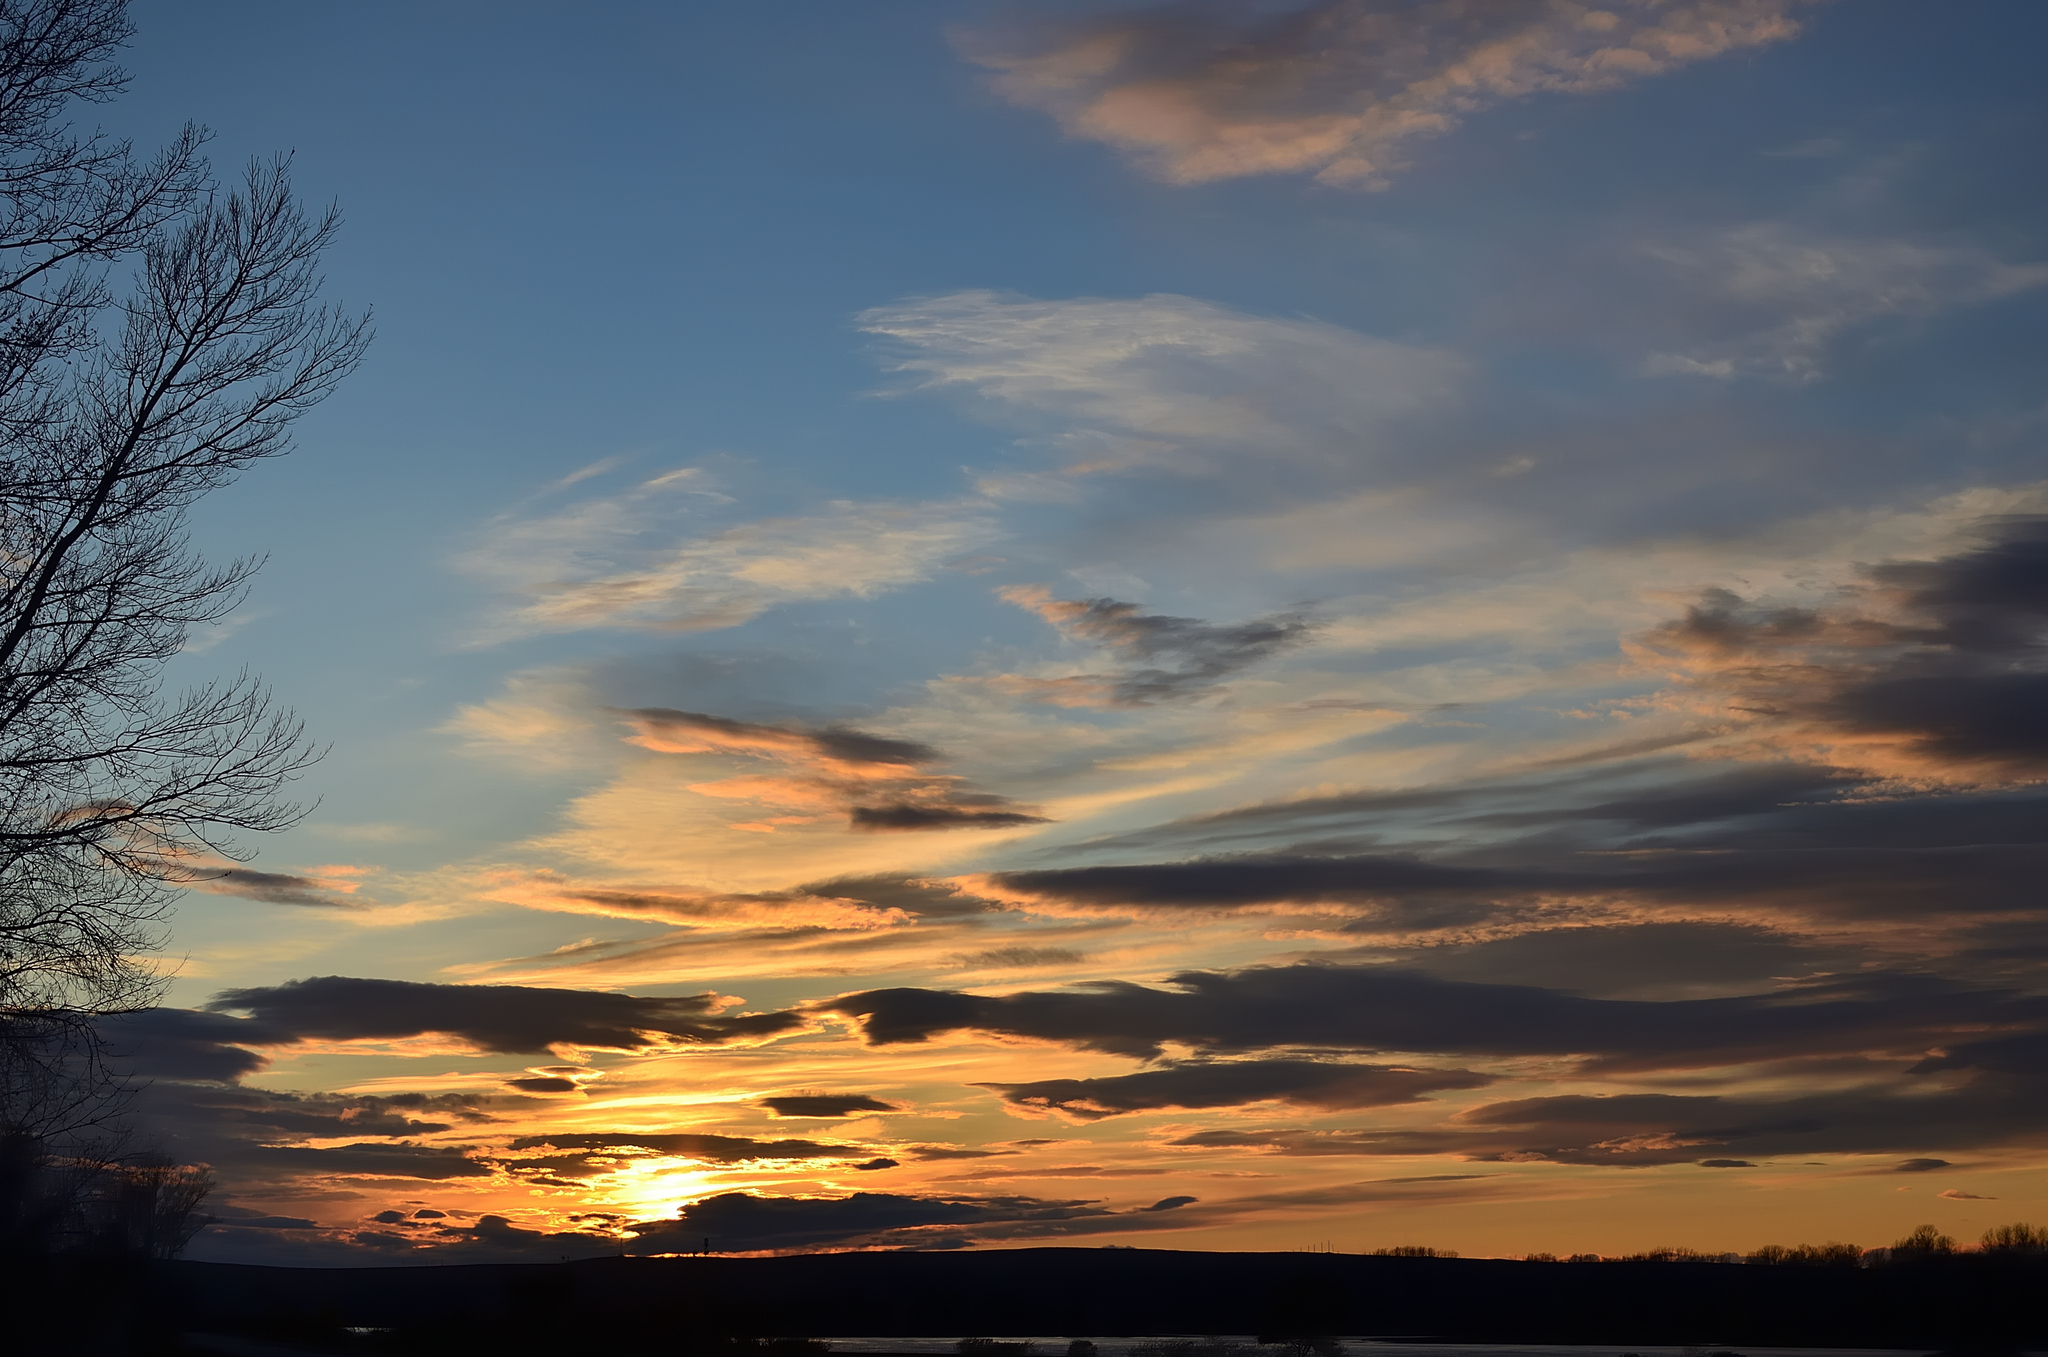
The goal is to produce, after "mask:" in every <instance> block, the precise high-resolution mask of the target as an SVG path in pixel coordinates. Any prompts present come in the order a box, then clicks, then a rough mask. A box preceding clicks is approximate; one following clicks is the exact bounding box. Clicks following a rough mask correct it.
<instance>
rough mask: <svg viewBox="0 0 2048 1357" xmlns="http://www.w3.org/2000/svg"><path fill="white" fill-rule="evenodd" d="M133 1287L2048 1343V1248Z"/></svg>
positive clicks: (490, 1275) (411, 1335)
mask: <svg viewBox="0 0 2048 1357" xmlns="http://www.w3.org/2000/svg"><path fill="white" fill-rule="evenodd" d="M132 1284H133V1285H139V1286H142V1287H146V1288H147V1290H148V1291H149V1293H150V1301H149V1305H150V1308H151V1309H152V1310H154V1311H155V1312H156V1315H157V1318H158V1319H160V1320H163V1321H168V1324H167V1326H166V1327H167V1328H168V1329H169V1330H171V1331H184V1332H211V1333H228V1334H241V1335H245V1336H247V1337H248V1338H250V1339H264V1340H269V1341H274V1342H286V1343H292V1344H295V1345H296V1344H304V1345H312V1346H319V1347H326V1346H329V1345H332V1347H333V1348H334V1349H335V1350H338V1351H351V1350H355V1351H376V1350H383V1351H421V1352H426V1351H432V1352H436V1353H444V1354H456V1353H468V1352H478V1353H492V1354H507V1355H508V1357H509V1355H510V1354H518V1353H575V1352H582V1351H601V1352H604V1353H606V1354H621V1355H622V1357H623V1355H624V1354H630V1353H642V1352H644V1353H677V1354H686V1353H691V1352H704V1353H710V1352H733V1351H736V1350H738V1349H741V1348H743V1347H744V1348H754V1346H755V1345H754V1344H753V1343H750V1342H746V1341H745V1340H750V1339H766V1338H778V1337H779V1338H802V1337H819V1336H832V1335H837V1336H846V1337H851V1336H856V1335H863V1334H866V1335H892V1336H914V1335H962V1334H968V1335H985V1336H989V1337H1001V1336H1004V1335H1021V1334H1040V1335H1043V1334H1065V1335H1071V1336H1074V1337H1108V1336H1114V1335H1128V1334H1176V1333H1177V1334H1205V1333H1222V1334H1228V1333H1237V1334H1259V1335H1263V1336H1266V1337H1269V1338H1281V1337H1288V1336H1296V1337H1305V1336H1311V1335H1337V1334H1348V1335H1382V1336H1394V1335H1407V1336H1422V1335H1428V1336H1432V1337H1436V1338H1439V1339H1443V1340H1461V1341H1465V1342H1497V1343H1558V1344H1563V1343H1585V1344H1604V1345H1610V1346H1614V1347H1616V1348H1617V1349H1619V1348H1624V1347H1627V1346H1629V1345H1637V1346H1646V1347H1647V1346H1656V1345H1677V1344H1698V1345H1708V1346H1714V1347H1740V1346H1742V1345H1750V1346H1758V1347H1884V1348H1920V1349H1923V1350H1927V1351H1934V1350H1937V1349H1939V1350H1945V1351H1949V1352H1954V1353H1964V1352H1976V1353H1996V1352H2012V1351H2016V1350H2018V1349H2020V1348H2023V1347H2035V1346H2048V1261H2044V1260H2042V1259H2038V1258H1985V1257H1970V1256H1962V1257H1953V1258H1934V1259H1926V1260H1922V1261H1918V1262H1914V1263H1909V1264H1894V1265H1891V1266H1883V1267H1868V1268H1859V1267H1853V1266H1842V1267H1830V1266H1803V1267H1802V1266H1781V1267H1766V1266H1745V1265H1728V1264H1710V1263H1524V1262H1512V1261H1499V1260H1487V1259H1467V1260H1459V1259H1439V1258H1382V1257H1357V1256H1347V1255H1338V1254H1291V1253H1288V1254H1273V1253H1176V1252H1169V1251H1164V1250H1125V1249H1114V1250H1111V1249H1020V1250H1011V1251H1002V1252H982V1253H946V1254H940V1253H842V1254H819V1255H808V1256H802V1257H789V1258H755V1259H744V1258H715V1257H705V1258H612V1259H600V1260H593V1261H589V1262H579V1263H565V1264H559V1265H533V1264H527V1265H490V1266H463V1267H422V1268H364V1269H328V1270H323V1269H312V1268H264V1267H250V1266H241V1265H234V1264H222V1263H188V1262H181V1263H172V1264H168V1265H160V1266H159V1268H158V1269H157V1270H155V1271H154V1272H153V1273H151V1274H149V1275H148V1277H147V1278H146V1279H145V1278H140V1277H138V1278H135V1279H133V1282H132ZM351 1329H354V1330H378V1331H381V1332H374V1333H361V1332H358V1333H355V1334H351V1333H349V1332H348V1330H351ZM735 1340H738V1341H735ZM1049 1357H1056V1354H1051V1355H1049Z"/></svg>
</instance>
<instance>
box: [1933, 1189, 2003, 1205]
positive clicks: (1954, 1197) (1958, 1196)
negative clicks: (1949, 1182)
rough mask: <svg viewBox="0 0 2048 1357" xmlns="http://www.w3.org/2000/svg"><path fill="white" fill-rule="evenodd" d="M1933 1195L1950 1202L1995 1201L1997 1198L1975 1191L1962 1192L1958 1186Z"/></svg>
mask: <svg viewBox="0 0 2048 1357" xmlns="http://www.w3.org/2000/svg"><path fill="white" fill-rule="evenodd" d="M1935 1195H1936V1196H1938V1197H1941V1198H1942V1199H1943V1200H1945V1201H1952V1202H1995V1201H1997V1200H1998V1198H1996V1197H1986V1196H1982V1195H1980V1194H1978V1193H1975V1192H1964V1191H1962V1190H1960V1189H1959V1188H1953V1187H1952V1188H1950V1189H1949V1190H1948V1191H1946V1192H1938V1193H1936V1194H1935Z"/></svg>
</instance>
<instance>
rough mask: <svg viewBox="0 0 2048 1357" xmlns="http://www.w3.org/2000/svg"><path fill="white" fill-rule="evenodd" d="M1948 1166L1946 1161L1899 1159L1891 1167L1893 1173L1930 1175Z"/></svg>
mask: <svg viewBox="0 0 2048 1357" xmlns="http://www.w3.org/2000/svg"><path fill="white" fill-rule="evenodd" d="M1948 1166H1949V1163H1948V1160H1946V1159H1901V1160H1900V1161H1899V1162H1898V1163H1896V1164H1894V1165H1892V1172H1894V1173H1932V1172H1934V1170H1936V1169H1945V1168H1947V1167H1948Z"/></svg>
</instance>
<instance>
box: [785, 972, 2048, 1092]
mask: <svg viewBox="0 0 2048 1357" xmlns="http://www.w3.org/2000/svg"><path fill="white" fill-rule="evenodd" d="M821 1008H822V1009H824V1010H825V1011H830V1012H837V1013H842V1014H846V1015H849V1016H853V1017H856V1018H858V1019H859V1020H860V1022H861V1024H862V1027H863V1029H864V1031H865V1033H866V1036H867V1039H868V1040H869V1041H870V1042H872V1043H874V1044H877V1045H890V1044H897V1043H903V1042H917V1041H923V1040H925V1039H927V1038H928V1037H931V1036H933V1035H936V1034H938V1033H941V1032H947V1031H957V1030H964V1029H973V1030H979V1031H985V1032H992V1033H997V1034H1001V1035H1005V1036H1018V1037H1029V1038H1034V1039H1038V1040H1046V1041H1058V1042H1064V1043H1068V1044H1070V1045H1074V1046H1078V1047H1084V1048H1088V1049H1093V1050H1101V1051H1109V1052H1114V1053H1117V1054H1122V1055H1129V1056H1135V1057H1138V1058H1141V1059H1154V1058H1157V1057H1158V1056H1160V1055H1161V1054H1163V1052H1164V1048H1165V1046H1166V1045H1167V1044H1169V1043H1171V1044H1174V1045H1179V1046H1184V1047H1188V1048H1191V1049H1193V1050H1196V1051H1199V1052H1204V1053H1213V1054H1227V1053H1232V1052H1244V1051H1252V1050H1259V1049H1268V1048H1276V1047H1303V1048H1335V1049H1344V1050H1350V1051H1358V1052H1360V1053H1370V1052H1404V1053H1405V1052H1435V1053H1450V1054H1458V1055H1482V1056H1486V1055H1490V1056H1518V1055H1576V1056H1579V1057H1582V1058H1583V1059H1585V1060H1587V1061H1588V1062H1590V1063H1591V1064H1593V1065H1595V1066H1597V1067H1598V1068H1602V1069H1606V1070H1609V1071H1622V1070H1627V1069H1644V1068H1678V1067H1687V1066H1703V1065H1711V1064H1727V1063H1742V1062H1748V1061H1755V1060H1769V1059H1784V1058H1790V1057H1795V1056H1796V1057H1813V1056H1817V1055H1821V1054H1825V1053H1828V1052H1842V1053H1858V1054H1860V1053H1867V1052H1872V1051H1878V1050H1884V1051H1890V1052H1894V1053H1897V1054H1900V1055H1919V1054H1921V1053H1923V1052H1925V1051H1926V1050H1928V1049H1929V1048H1930V1047H1934V1046H1940V1045H1943V1044H1944V1043H1946V1042H1947V1041H1950V1040H1953V1039H1955V1038H1956V1037H1958V1036H1959V1035H1962V1034H1966V1033H1969V1034H1974V1033H1975V1032H1978V1031H1981V1030H1983V1026H1984V1025H1987V1024H1988V1025H1991V1026H1993V1027H1996V1028H2007V1029H2011V1028H2023V1029H2038V1028H2040V1027H2041V1026H2043V1025H2044V1024H2048V999H2044V998H2042V997H2039V996H2033V995H2027V994H2015V993H2005V992H1995V991H1978V990H1971V989H1968V988H1964V987H1961V986H1958V985H1954V984H1950V983H1947V982H1943V981H1939V980H1936V979H1933V978H1931V977H1924V976H1910V975H1884V974H1876V975H1869V976H1859V977H1856V978H1853V979H1839V980H1830V981H1827V982H1822V983H1815V984H1810V985H1804V986H1800V987H1797V988H1792V989H1788V990H1785V991H1783V992H1775V993H1770V994H1762V995H1740V996H1733V997H1725V998H1708V999H1678V1000H1670V1001H1663V1002H1657V1001H1650V1000H1629V999H1594V998H1586V997H1583V996H1580V995H1574V994H1567V993H1562V992H1559V991H1556V990H1547V989H1539V988H1536V987H1533V986H1524V985H1499V984H1477V983H1472V982H1467V981H1457V980H1445V979H1439V978H1437V977H1435V976H1431V975H1428V974H1425V973H1422V972H1418V971H1413V970H1408V969H1404V968H1399V967H1391V966H1339V965H1325V964H1301V965H1293V966H1258V967H1250V968H1247V969H1245V970H1240V971H1233V972H1215V971H1187V972H1182V973H1181V974H1179V975H1176V976H1174V977H1172V979H1171V980H1170V982H1169V983H1168V984H1167V985H1166V986H1163V987H1153V986H1145V985H1135V984H1130V983H1128V982H1121V981H1112V982H1102V983H1097V984H1090V985H1084V986H1076V987H1074V988H1071V989H1065V990H1041V991H1031V990H1026V991H1021V992H1018V993H1014V994H1006V995H999V996H995V995H977V994H968V993H962V992H958V991H949V990H927V989H907V988H906V989H887V990H872V991H869V992H867V993H865V994H855V995H849V996H846V997H844V998H841V999H837V1000H833V1001H831V1002H829V1003H827V1004H824V1005H821Z"/></svg>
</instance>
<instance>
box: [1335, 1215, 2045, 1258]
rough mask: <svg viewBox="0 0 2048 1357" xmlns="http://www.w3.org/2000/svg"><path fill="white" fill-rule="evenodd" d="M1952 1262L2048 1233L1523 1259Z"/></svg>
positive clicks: (2041, 1248)
mask: <svg viewBox="0 0 2048 1357" xmlns="http://www.w3.org/2000/svg"><path fill="white" fill-rule="evenodd" d="M1373 1253H1374V1254H1376V1255H1381V1256H1385V1255H1393V1256H1397V1257H1404V1258H1455V1257H1457V1256H1458V1255H1457V1254H1455V1253H1450V1252H1440V1251H1433V1250H1430V1249H1423V1248H1414V1247H1404V1248H1396V1249H1374V1250H1373ZM1952 1257H2007V1258H2013V1257H2035V1258H2040V1257H2048V1229H2044V1228H2042V1227H2041V1226H2039V1225H2028V1224H2025V1223H2015V1224H2012V1225H1994V1226H1993V1227H1992V1228H1990V1229H1988V1230H1986V1231H1985V1232H1984V1234H1983V1237H1982V1238H1980V1239H1979V1240H1978V1241H1977V1243H1976V1245H1975V1246H1974V1247H1973V1246H1969V1245H1965V1244H1960V1243H1958V1242H1957V1241H1956V1239H1955V1237H1954V1236H1953V1235H1947V1234H1943V1233H1942V1232H1941V1230H1940V1229H1938V1228H1937V1227H1935V1226H1933V1225H1922V1226H1920V1227H1919V1228H1918V1229H1916V1230H1914V1231H1913V1232H1912V1233H1911V1234H1909V1235H1907V1236H1906V1237H1905V1238H1903V1239H1899V1240H1895V1241H1894V1242H1893V1243H1891V1244H1890V1245H1888V1246H1886V1247H1884V1248H1876V1249H1864V1248H1859V1247H1857V1246H1856V1245H1854V1244H1843V1243H1838V1242H1835V1241H1833V1240H1830V1241H1829V1242H1828V1243H1825V1244H1790V1245H1787V1244H1766V1245H1764V1246H1763V1247H1762V1248H1760V1249H1757V1250H1755V1251H1754V1252H1751V1253H1706V1252H1703V1251H1701V1250H1699V1249H1681V1248H1669V1249H1649V1250H1646V1251H1645V1252H1642V1253H1626V1254H1598V1253H1572V1254H1566V1255H1564V1256H1563V1257H1559V1256H1558V1255H1557V1254H1554V1253H1530V1254H1524V1255H1523V1261H1524V1262H1529V1263H1750V1264H1757V1265H1761V1266H1765V1267H1783V1266H1794V1267H1802V1266H1804V1267H1811V1266H1823V1267H1871V1266H1876V1265H1880V1264H1885V1263H1910V1262H1916V1261H1920V1260H1923V1259H1928V1258H1952Z"/></svg>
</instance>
